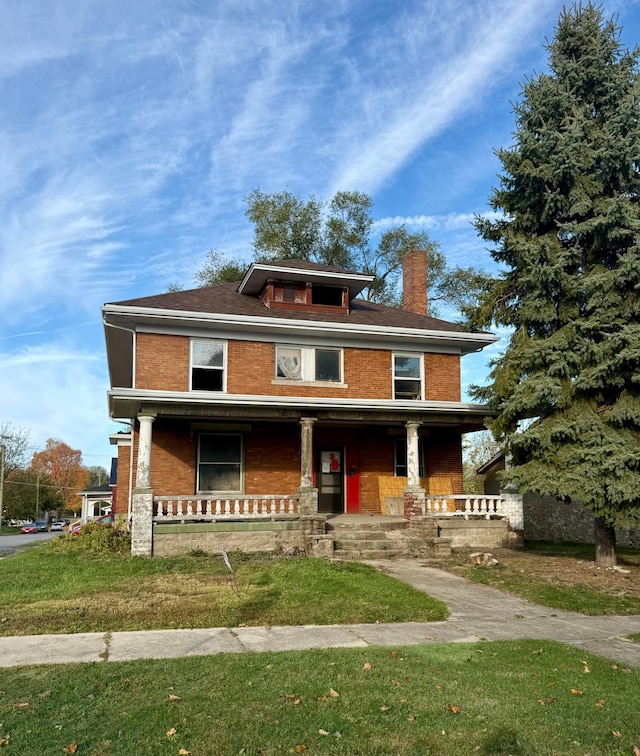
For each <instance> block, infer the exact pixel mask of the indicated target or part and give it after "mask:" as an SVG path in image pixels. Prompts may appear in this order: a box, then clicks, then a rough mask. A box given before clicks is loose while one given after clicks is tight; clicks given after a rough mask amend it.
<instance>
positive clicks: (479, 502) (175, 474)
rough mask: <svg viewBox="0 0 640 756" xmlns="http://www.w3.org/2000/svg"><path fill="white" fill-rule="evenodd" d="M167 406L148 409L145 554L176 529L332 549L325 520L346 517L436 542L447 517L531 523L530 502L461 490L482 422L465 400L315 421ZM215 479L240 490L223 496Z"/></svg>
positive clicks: (141, 435)
mask: <svg viewBox="0 0 640 756" xmlns="http://www.w3.org/2000/svg"><path fill="white" fill-rule="evenodd" d="M440 404H442V405H444V404H445V403H440ZM446 404H449V403H446ZM162 409H163V411H160V408H157V409H156V411H145V412H140V413H139V414H138V429H137V433H136V441H137V444H136V445H137V455H136V460H137V464H135V488H134V489H133V490H132V492H131V510H130V514H131V518H130V521H131V527H132V537H133V538H132V541H133V549H132V550H133V553H135V554H140V555H151V554H153V553H163V552H164V549H160V550H159V548H158V544H159V543H160V541H162V540H164V541H168V540H169V539H168V538H165V537H164V536H168V535H169V534H171V535H173V536H174V540H175V541H182V542H183V543H184V544H185V545H186V544H188V545H189V548H202V546H198V545H194V544H197V543H198V542H199V541H201V542H202V543H205V544H211V543H213V540H212V539H214V536H212V535H210V534H212V533H218V534H222V533H224V534H225V538H228V537H229V533H230V532H232V531H233V532H234V533H236V535H235V536H234V537H233V538H232V539H231V541H232V542H234V543H238V542H239V541H242V538H243V537H242V536H238V535H237V534H238V533H242V532H243V531H244V532H245V533H246V532H251V533H253V535H252V537H251V540H252V542H253V543H254V544H257V543H262V544H263V545H264V544H265V543H266V544H267V546H268V547H269V548H280V547H283V545H284V546H285V547H286V546H287V544H289V545H294V546H295V548H297V549H301V550H304V551H306V552H308V553H323V554H325V555H332V550H331V549H330V548H329V546H328V544H329V542H330V541H332V540H334V539H331V537H330V536H329V534H328V528H327V525H326V523H327V522H328V520H329V518H331V517H332V516H335V515H341V516H346V517H365V518H368V520H369V523H371V522H373V520H372V519H371V518H376V520H377V519H379V518H381V521H382V522H385V523H386V524H387V525H389V524H391V523H393V522H403V523H413V524H414V525H415V526H418V525H419V528H418V529H419V530H420V531H421V532H423V533H425V534H427V533H428V537H427V536H425V537H427V540H431V541H433V540H434V539H437V538H440V537H442V536H440V535H439V533H440V531H441V530H442V529H443V526H442V525H439V524H438V523H442V522H446V521H454V520H456V521H459V522H461V523H462V522H471V521H476V520H479V519H482V520H485V521H487V522H489V521H497V520H506V521H508V522H509V523H510V527H511V528H512V530H513V531H514V532H515V531H518V530H520V531H521V529H522V524H521V519H522V518H521V503H520V505H518V502H517V501H516V499H518V498H519V497H515V499H514V496H513V495H512V494H503V495H498V496H479V495H475V494H474V495H470V494H465V493H463V492H462V460H461V435H462V433H463V432H466V431H468V430H476V429H477V428H478V427H480V425H481V423H480V420H479V418H478V417H477V416H474V414H473V413H470V412H469V410H468V408H467V407H466V406H465V407H464V408H461V407H459V408H458V409H457V412H452V411H451V408H450V407H449V406H448V407H437V408H433V407H432V408H430V411H428V412H427V411H423V412H422V413H421V414H416V413H415V412H412V413H409V412H407V411H403V412H398V411H395V412H393V413H390V412H379V413H362V412H358V413H356V412H353V411H349V410H344V411H340V412H339V411H336V410H335V409H334V410H330V411H327V410H325V411H316V412H315V414H314V415H313V416H311V415H309V414H306V413H304V412H300V411H297V412H296V411H293V410H290V411H288V412H287V413H286V414H285V413H283V412H282V411H279V412H277V413H276V412H274V411H273V410H270V409H269V408H268V407H264V408H261V410H260V411H257V410H256V409H255V408H254V409H253V410H252V412H251V414H248V413H247V412H246V411H245V412H243V413H239V412H238V411H237V410H236V411H235V412H230V411H229V412H227V413H226V414H224V416H222V417H221V416H220V415H219V414H218V415H217V416H216V418H215V419H212V418H204V417H203V416H202V414H201V413H194V412H193V411H191V412H186V411H185V410H184V409H182V410H176V411H174V412H173V413H168V412H167V411H166V407H165V408H162ZM447 410H448V411H447ZM220 450H222V452H220ZM216 454H217V455H219V456H216ZM220 454H222V456H220ZM189 481H190V486H191V487H192V491H193V490H194V489H195V492H188V486H189ZM212 481H213V483H212ZM216 481H224V482H223V484H222V486H223V487H224V488H226V489H230V490H222V491H216V490H215V487H217V486H218V485H219V484H218V483H216ZM211 487H213V488H214V490H202V489H208V488H211ZM185 489H186V490H185ZM233 489H235V490H233ZM176 490H177V491H178V493H176ZM265 491H267V492H266V493H265ZM269 491H275V493H270V492H269ZM389 493H391V494H393V495H389ZM518 506H519V507H520V509H519V512H518ZM354 522H355V521H354ZM425 523H428V524H425ZM329 528H330V526H329ZM414 529H415V528H414ZM258 532H262V533H270V535H268V536H264V537H262V538H258V537H257V536H255V534H256V533H258ZM198 533H201V534H205V535H203V536H202V537H200V536H197V535H196V534H198ZM294 533H295V535H293V534H294ZM180 534H182V535H180ZM185 534H188V537H187V536H186V535H185ZM207 534H209V535H207ZM274 534H276V535H274ZM218 537H219V536H216V537H215V538H218ZM478 545H481V544H478ZM189 548H188V549H187V550H189ZM216 548H217V546H216ZM233 548H235V546H233ZM330 552H331V553H330Z"/></svg>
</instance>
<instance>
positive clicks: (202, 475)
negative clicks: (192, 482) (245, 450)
mask: <svg viewBox="0 0 640 756" xmlns="http://www.w3.org/2000/svg"><path fill="white" fill-rule="evenodd" d="M203 491H216V492H220V491H223V492H229V493H242V436H241V435H239V434H237V433H203V434H201V435H200V437H199V445H198V492H203Z"/></svg>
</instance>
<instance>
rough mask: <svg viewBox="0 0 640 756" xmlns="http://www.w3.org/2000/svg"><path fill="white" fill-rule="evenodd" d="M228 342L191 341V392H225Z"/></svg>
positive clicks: (211, 340)
mask: <svg viewBox="0 0 640 756" xmlns="http://www.w3.org/2000/svg"><path fill="white" fill-rule="evenodd" d="M226 346H227V345H226V342H224V341H214V340H213V339H206V340H205V339H202V340H200V339H193V340H192V341H191V390H192V391H224V390H225V365H226V352H227V349H226Z"/></svg>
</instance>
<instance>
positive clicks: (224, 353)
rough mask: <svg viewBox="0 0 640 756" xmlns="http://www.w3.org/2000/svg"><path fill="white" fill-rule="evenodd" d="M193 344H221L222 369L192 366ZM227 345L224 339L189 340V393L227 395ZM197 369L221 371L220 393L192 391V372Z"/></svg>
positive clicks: (200, 390)
mask: <svg viewBox="0 0 640 756" xmlns="http://www.w3.org/2000/svg"><path fill="white" fill-rule="evenodd" d="M194 344H221V345H222V367H221V368H218V367H211V366H209V365H194V363H193V347H194ZM227 345H228V342H227V341H226V340H225V339H201V338H191V339H189V391H197V392H203V393H205V394H226V393H227V364H228V363H227ZM194 368H198V369H199V370H220V371H222V388H221V389H220V391H213V390H209V389H194V388H193V370H194Z"/></svg>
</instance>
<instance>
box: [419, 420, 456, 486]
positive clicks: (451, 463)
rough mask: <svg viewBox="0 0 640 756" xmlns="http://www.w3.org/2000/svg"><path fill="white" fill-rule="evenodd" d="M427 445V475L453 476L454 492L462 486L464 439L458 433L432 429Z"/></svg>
mask: <svg viewBox="0 0 640 756" xmlns="http://www.w3.org/2000/svg"><path fill="white" fill-rule="evenodd" d="M432 433H433V435H432V436H431V437H429V439H428V442H427V447H426V457H427V475H428V476H438V477H440V476H443V477H447V478H451V484H452V486H453V493H464V491H463V488H462V440H461V437H460V436H458V435H453V434H439V433H438V432H437V431H432Z"/></svg>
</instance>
